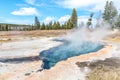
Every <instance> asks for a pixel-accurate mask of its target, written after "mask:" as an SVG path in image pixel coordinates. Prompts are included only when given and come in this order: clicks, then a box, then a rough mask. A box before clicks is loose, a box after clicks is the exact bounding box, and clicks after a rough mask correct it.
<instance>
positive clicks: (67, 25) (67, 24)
mask: <svg viewBox="0 0 120 80" xmlns="http://www.w3.org/2000/svg"><path fill="white" fill-rule="evenodd" d="M66 27H67V29H71V28H73V24H72V23H71V20H70V19H69V20H68V21H67V23H66Z"/></svg>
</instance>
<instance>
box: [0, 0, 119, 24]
mask: <svg viewBox="0 0 120 80" xmlns="http://www.w3.org/2000/svg"><path fill="white" fill-rule="evenodd" d="M106 1H107V0H0V23H17V24H33V23H34V16H38V18H39V20H40V22H45V23H49V22H50V21H59V22H60V23H63V22H65V21H66V20H68V19H69V17H70V15H71V12H72V9H73V8H76V10H77V15H78V17H79V18H78V21H79V22H81V21H83V22H86V21H87V19H88V18H89V15H90V13H92V12H94V14H95V15H94V20H95V17H96V16H97V15H98V14H97V13H98V12H99V10H101V11H103V7H104V5H105V2H106ZM113 1H114V3H115V6H117V8H118V9H120V6H119V3H120V0H113Z"/></svg>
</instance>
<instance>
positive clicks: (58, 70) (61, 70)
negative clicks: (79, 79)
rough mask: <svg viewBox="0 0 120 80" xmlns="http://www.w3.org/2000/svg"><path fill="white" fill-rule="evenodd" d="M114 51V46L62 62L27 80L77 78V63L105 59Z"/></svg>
mask: <svg viewBox="0 0 120 80" xmlns="http://www.w3.org/2000/svg"><path fill="white" fill-rule="evenodd" d="M112 49H113V48H112V46H105V47H104V48H103V49H101V50H99V51H98V52H94V53H89V54H84V55H80V56H76V57H72V58H69V59H68V60H65V61H60V62H58V63H57V64H56V65H55V67H52V68H51V69H50V70H43V71H42V72H41V73H40V74H32V75H30V76H28V77H27V78H26V79H25V80H34V79H35V80H56V79H60V80H64V79H66V78H68V77H69V78H70V77H71V76H72V77H75V76H76V75H79V68H78V66H77V65H76V62H83V61H88V60H90V59H92V58H101V57H104V58H105V56H107V55H108V53H109V52H110V51H111V50H112ZM72 77H71V78H72Z"/></svg>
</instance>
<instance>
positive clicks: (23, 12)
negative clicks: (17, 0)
mask: <svg viewBox="0 0 120 80" xmlns="http://www.w3.org/2000/svg"><path fill="white" fill-rule="evenodd" d="M11 14H13V15H21V16H30V15H39V13H38V11H37V10H36V8H32V7H28V8H27V7H23V8H20V9H19V10H16V11H13V12H11Z"/></svg>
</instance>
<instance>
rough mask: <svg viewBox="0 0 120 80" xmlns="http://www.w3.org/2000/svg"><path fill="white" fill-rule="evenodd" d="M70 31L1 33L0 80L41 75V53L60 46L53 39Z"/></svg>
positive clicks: (17, 79) (13, 79) (16, 79)
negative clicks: (35, 74)
mask: <svg viewBox="0 0 120 80" xmlns="http://www.w3.org/2000/svg"><path fill="white" fill-rule="evenodd" d="M68 31H69V30H36V31H8V32H7V31H2V32H0V80H25V77H28V76H30V75H31V73H32V74H34V73H39V69H40V67H41V61H40V60H39V59H38V58H39V52H40V51H42V50H46V49H49V48H51V47H54V46H57V45H59V44H60V42H55V41H53V39H55V38H56V37H58V36H60V35H63V34H66V32H68ZM32 80H35V79H32Z"/></svg>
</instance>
